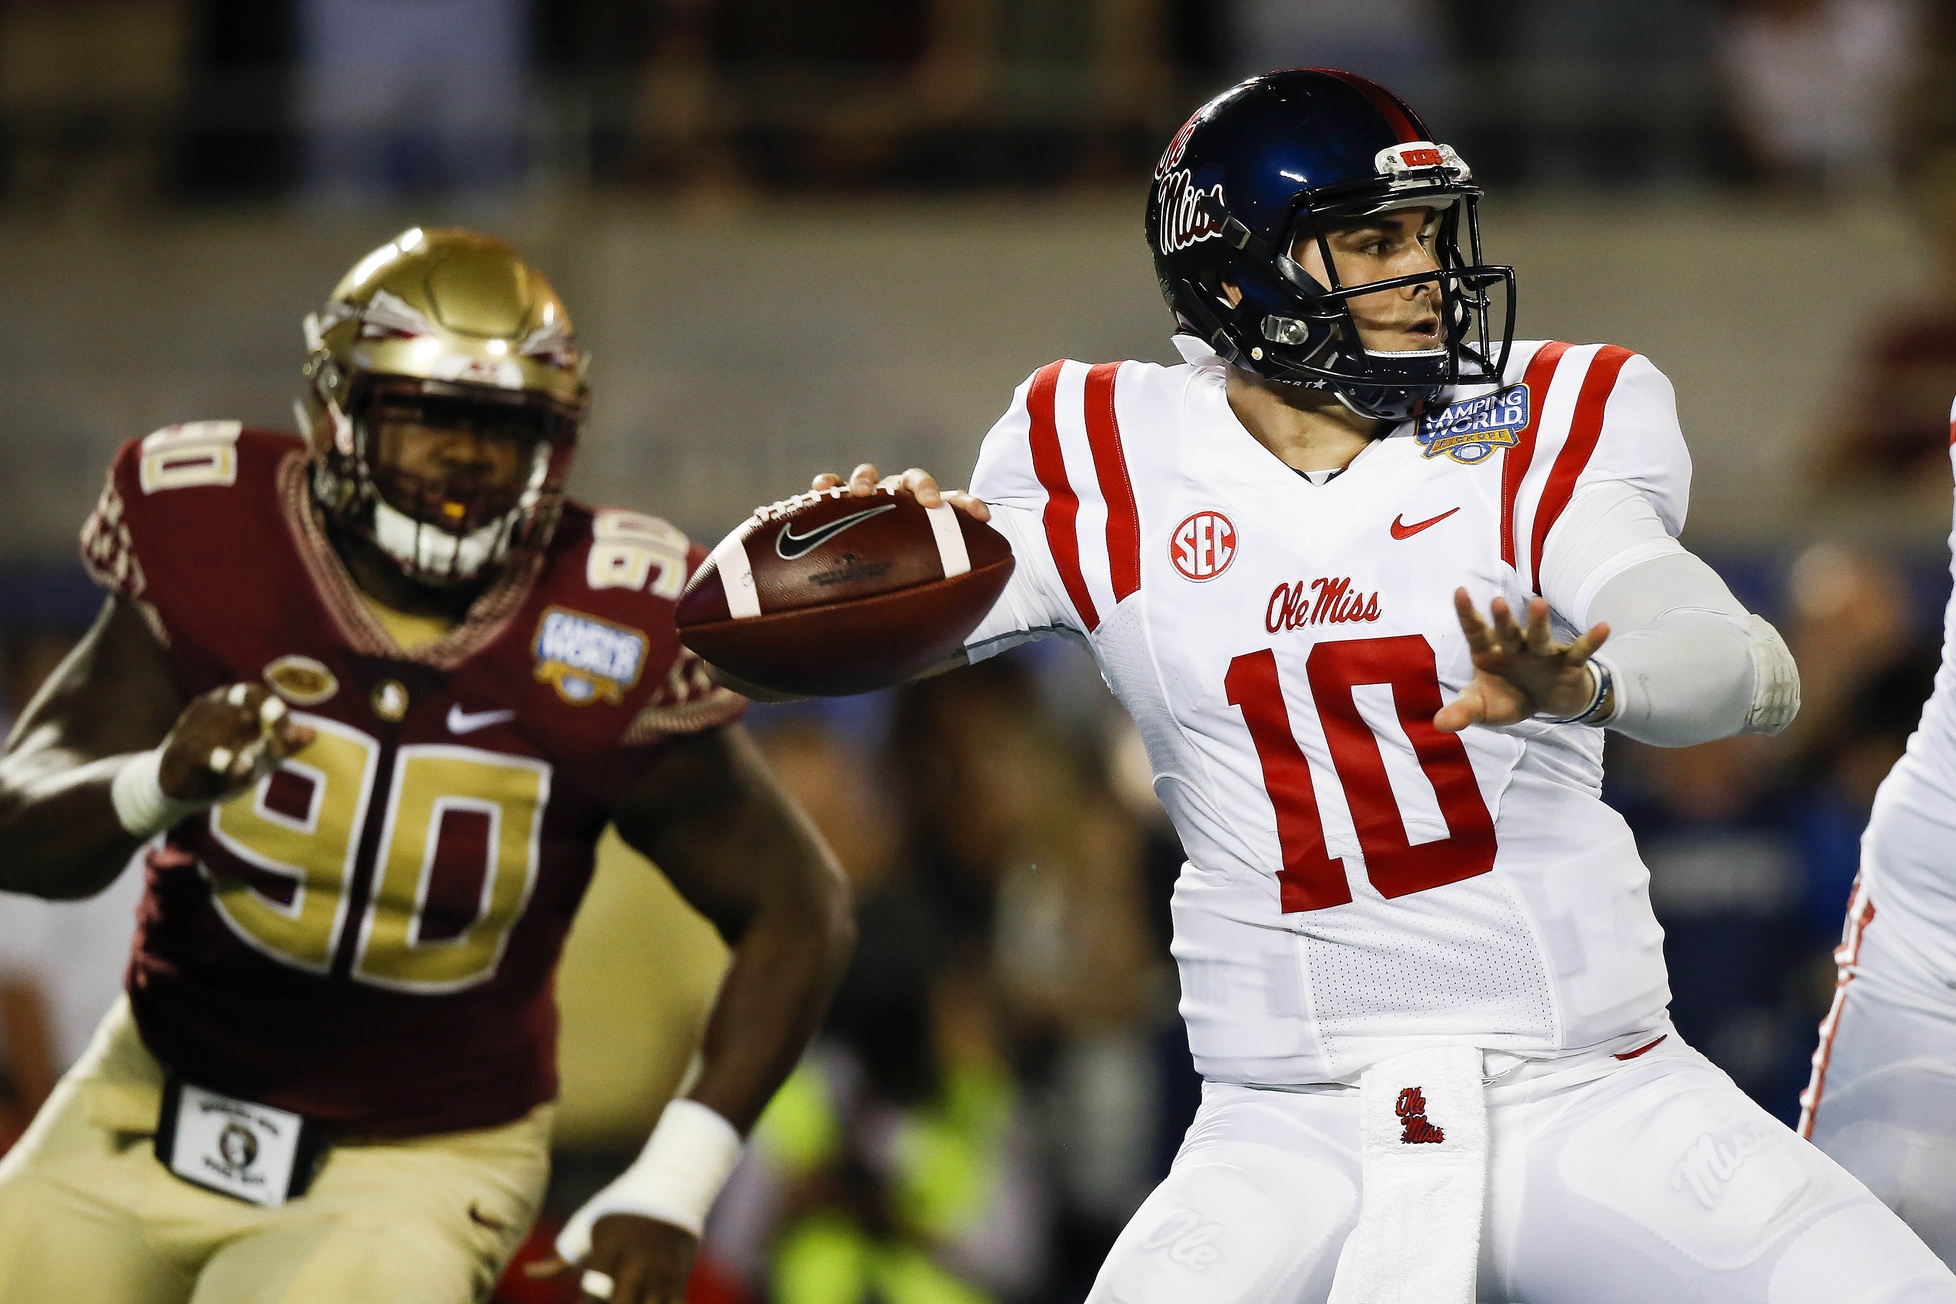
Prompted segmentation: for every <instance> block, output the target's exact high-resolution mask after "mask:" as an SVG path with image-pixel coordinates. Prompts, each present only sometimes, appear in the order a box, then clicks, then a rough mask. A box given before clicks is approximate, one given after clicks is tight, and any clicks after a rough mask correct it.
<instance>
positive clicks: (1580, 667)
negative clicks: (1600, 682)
mask: <svg viewBox="0 0 1956 1304" xmlns="http://www.w3.org/2000/svg"><path fill="white" fill-rule="evenodd" d="M1453 606H1454V611H1455V612H1456V613H1458V615H1459V616H1460V630H1461V632H1462V633H1463V634H1465V635H1466V636H1467V646H1468V647H1469V648H1471V649H1473V653H1474V678H1473V680H1472V681H1471V682H1470V683H1469V684H1468V685H1467V687H1466V688H1464V689H1462V690H1461V693H1460V696H1459V697H1456V698H1454V699H1453V701H1451V702H1449V703H1447V704H1446V705H1445V706H1443V707H1441V708H1440V710H1439V713H1438V714H1437V715H1435V716H1434V717H1433V724H1434V726H1435V727H1436V728H1438V729H1441V730H1443V731H1444V732H1446V733H1459V732H1460V731H1461V730H1462V729H1465V728H1466V727H1467V726H1468V725H1470V724H1486V725H1502V724H1517V723H1519V722H1520V721H1522V720H1526V719H1528V718H1529V717H1530V716H1535V715H1543V716H1550V717H1554V718H1557V719H1572V718H1574V717H1576V716H1578V715H1581V714H1582V713H1583V712H1584V710H1585V709H1587V708H1589V707H1590V706H1591V705H1593V704H1594V702H1595V697H1596V672H1595V671H1594V670H1592V669H1591V668H1590V666H1589V658H1590V657H1591V656H1593V655H1595V653H1596V649H1598V648H1600V647H1602V646H1603V642H1604V640H1606V639H1607V638H1609V636H1610V627H1609V626H1608V625H1596V626H1593V627H1592V628H1590V629H1589V630H1588V631H1587V632H1586V633H1583V634H1580V635H1578V636H1577V637H1576V639H1575V641H1573V642H1570V643H1557V642H1555V641H1554V640H1553V639H1552V638H1550V637H1549V620H1548V616H1549V604H1548V603H1547V602H1546V601H1544V600H1543V599H1541V598H1531V599H1530V600H1529V603H1528V628H1526V629H1523V628H1522V627H1521V626H1520V625H1518V624H1516V623H1515V617H1514V610H1513V609H1512V608H1511V607H1509V605H1508V600H1507V599H1506V598H1496V599H1494V601H1493V603H1492V604H1490V606H1489V612H1490V614H1491V615H1492V616H1493V623H1492V624H1490V623H1488V622H1487V621H1484V620H1482V619H1481V615H1480V612H1478V611H1476V610H1474V600H1473V599H1472V598H1471V597H1469V596H1468V595H1467V590H1466V589H1464V588H1460V589H1455V590H1454V591H1453Z"/></svg>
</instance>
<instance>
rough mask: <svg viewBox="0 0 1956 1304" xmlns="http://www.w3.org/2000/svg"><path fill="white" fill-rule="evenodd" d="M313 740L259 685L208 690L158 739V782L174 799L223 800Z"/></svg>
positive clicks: (308, 732) (234, 685)
mask: <svg viewBox="0 0 1956 1304" xmlns="http://www.w3.org/2000/svg"><path fill="white" fill-rule="evenodd" d="M315 736H316V735H315V733H314V731H313V730H312V729H310V728H308V727H307V726H305V725H302V724H300V723H298V722H297V721H295V720H294V719H293V718H292V713H291V712H290V711H287V710H286V709H285V703H284V702H283V701H282V700H280V699H279V698H278V697H277V696H275V695H273V694H272V693H271V692H270V691H269V690H268V689H266V688H265V687H263V686H262V685H260V684H229V685H226V686H225V687H223V688H213V689H212V690H211V691H210V692H208V693H205V694H204V695H203V696H202V697H199V698H197V699H195V700H194V701H192V702H191V703H190V705H189V706H186V707H184V708H183V714H182V715H180V716H178V717H177V722H176V724H175V725H174V726H173V727H172V728H171V729H170V736H169V737H167V738H165V739H164V740H163V747H162V752H163V756H162V760H161V762H160V764H159V765H158V768H157V781H158V783H159V784H160V785H161V787H162V789H163V795H164V796H166V797H168V798H170V799H171V800H173V801H188V802H200V803H208V802H218V801H222V800H224V799H225V798H226V797H229V796H231V795H232V794H234V793H237V792H242V791H243V790H244V789H246V788H248V787H250V786H251V785H252V784H254V783H256V782H257V781H258V780H259V779H261V778H263V777H264V776H265V775H266V774H268V773H270V772H271V771H272V770H273V769H274V768H275V767H276V766H277V765H278V763H279V762H280V761H282V760H284V759H285V758H286V757H288V756H290V755H292V754H293V753H294V752H296V751H298V750H299V749H300V748H302V747H304V746H306V744H308V743H310V742H311V741H312V740H313V738H314V737H315Z"/></svg>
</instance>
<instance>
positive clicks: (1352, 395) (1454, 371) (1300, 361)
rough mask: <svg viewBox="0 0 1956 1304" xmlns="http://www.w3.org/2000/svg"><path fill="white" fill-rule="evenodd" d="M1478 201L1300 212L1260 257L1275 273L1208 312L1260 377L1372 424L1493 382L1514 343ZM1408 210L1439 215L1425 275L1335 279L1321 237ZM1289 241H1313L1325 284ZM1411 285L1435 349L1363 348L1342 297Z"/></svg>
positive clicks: (1430, 198) (1509, 277)
mask: <svg viewBox="0 0 1956 1304" xmlns="http://www.w3.org/2000/svg"><path fill="white" fill-rule="evenodd" d="M1478 197H1479V195H1478V191H1477V190H1475V189H1473V188H1471V187H1460V186H1458V185H1457V184H1450V185H1445V186H1434V187H1432V188H1431V189H1425V190H1422V191H1421V192H1419V193H1415V194H1399V195H1395V196H1393V197H1392V198H1391V199H1389V200H1385V201H1383V202H1381V201H1379V200H1378V199H1377V198H1376V197H1375V196H1374V197H1368V198H1367V199H1365V200H1361V201H1359V202H1354V203H1342V204H1341V203H1338V202H1336V200H1335V199H1334V200H1332V201H1331V202H1326V203H1320V204H1319V205H1317V206H1315V207H1308V206H1300V207H1299V210H1298V212H1297V214H1296V216H1295V217H1294V218H1293V219H1292V222H1291V224H1290V227H1289V235H1288V236H1287V238H1286V239H1285V241H1284V243H1283V246H1282V247H1281V248H1275V249H1270V250H1268V251H1267V265H1268V266H1269V267H1271V268H1272V269H1274V272H1275V275H1272V276H1266V277H1262V278H1246V280H1247V281H1249V283H1248V284H1245V285H1242V286H1240V287H1239V288H1240V289H1241V290H1242V291H1243V298H1242V300H1241V302H1239V303H1237V304H1235V305H1233V306H1229V305H1227V304H1226V303H1224V304H1219V305H1218V307H1219V309H1220V310H1221V311H1220V312H1219V314H1218V315H1219V316H1224V317H1225V319H1227V318H1234V320H1233V321H1229V325H1230V327H1231V328H1232V330H1231V333H1232V334H1233V335H1235V336H1236V337H1237V338H1245V337H1247V338H1249V339H1251V340H1253V341H1255V342H1254V343H1253V344H1252V345H1251V347H1250V348H1249V349H1248V350H1247V353H1248V356H1247V357H1246V358H1243V359H1240V361H1242V363H1243V365H1245V366H1247V367H1248V368H1249V369H1250V370H1252V371H1255V372H1256V373H1257V374H1259V375H1261V376H1263V377H1265V378H1266V379H1269V380H1275V381H1280V382H1285V383H1290V384H1300V385H1306V386H1309V387H1311V388H1314V389H1324V390H1328V391H1330V392H1331V393H1332V394H1333V395H1334V396H1335V397H1337V398H1338V400H1339V401H1340V402H1342V403H1343V404H1344V405H1345V406H1346V407H1348V408H1350V409H1351V410H1352V411H1354V412H1356V413H1358V414H1359V415H1361V416H1365V417H1368V418H1371V419H1373V420H1380V421H1404V420H1408V419H1410V418H1413V417H1416V416H1419V415H1420V414H1421V413H1422V412H1424V411H1427V410H1428V409H1430V408H1432V407H1434V406H1436V405H1437V404H1438V403H1439V401H1440V396H1441V394H1442V392H1443V391H1444V390H1445V389H1447V388H1448V387H1451V386H1455V385H1474V384H1493V383H1496V382H1498V380H1499V379H1500V376H1501V370H1502V367H1503V366H1504V365H1505V364H1506V361H1507V353H1508V346H1509V342H1510V341H1511V340H1512V339H1513V337H1514V271H1513V269H1512V268H1508V267H1498V266H1490V265H1487V264H1485V263H1483V262H1482V259H1481V247H1480V222H1479V217H1478V214H1477V212H1476V201H1477V199H1478ZM1417 207H1424V208H1433V209H1436V210H1438V211H1437V213H1436V223H1437V226H1436V230H1435V233H1434V241H1433V254H1434V260H1435V262H1436V263H1438V266H1437V267H1436V268H1435V269H1434V270H1432V271H1425V272H1413V273H1409V274H1407V275H1404V276H1395V277H1390V278H1387V279H1385V280H1378V281H1366V282H1362V283H1358V284H1353V285H1346V284H1344V283H1343V282H1342V281H1341V280H1340V279H1339V276H1338V263H1337V258H1336V256H1335V255H1334V253H1333V251H1332V249H1331V246H1330V242H1329V238H1328V237H1329V235H1330V234H1331V233H1332V232H1334V231H1336V230H1337V229H1338V228H1339V227H1340V226H1341V225H1343V224H1345V223H1347V222H1353V221H1357V220H1360V219H1362V218H1365V217H1370V216H1373V215H1376V214H1378V213H1382V212H1389V211H1393V210H1395V209H1403V208H1417ZM1231 234H1235V235H1237V236H1238V238H1241V239H1244V243H1245V245H1252V244H1254V243H1255V242H1256V237H1255V236H1253V235H1250V233H1249V232H1248V231H1247V230H1245V229H1243V228H1242V227H1241V226H1240V225H1237V226H1236V227H1235V231H1234V232H1226V234H1225V237H1224V238H1225V239H1228V238H1230V235H1231ZM1300 240H1309V241H1314V242H1315V243H1316V245H1317V248H1318V252H1319V255H1320V257H1321V259H1322V260H1323V263H1324V268H1325V277H1326V281H1324V282H1321V281H1319V280H1318V279H1317V278H1316V277H1314V276H1312V275H1311V273H1310V272H1308V271H1306V270H1305V268H1304V266H1303V265H1302V264H1301V263H1299V262H1298V261H1297V260H1296V259H1295V258H1293V257H1292V256H1291V254H1292V251H1293V250H1295V249H1297V248H1298V243H1299V241H1300ZM1257 280H1261V281H1262V284H1260V285H1259V284H1256V281H1257ZM1413 285H1434V286H1436V287H1437V288H1438V291H1439V304H1438V313H1439V318H1440V326H1441V331H1442V333H1443V337H1442V344H1441V347H1439V348H1437V349H1408V350H1381V349H1370V348H1367V347H1365V345H1364V343H1363V340H1362V337H1361V335H1360V330H1359V324H1358V321H1357V319H1356V318H1355V317H1354V315H1353V313H1352V310H1351V301H1352V300H1353V299H1358V298H1362V297H1365V296H1368V295H1373V294H1379V293H1384V292H1388V291H1392V290H1398V289H1404V288H1405V287H1407V286H1413ZM1497 320H1498V322H1499V324H1498V325H1497V324H1496V323H1497Z"/></svg>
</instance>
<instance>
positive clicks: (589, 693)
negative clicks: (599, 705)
mask: <svg viewBox="0 0 1956 1304" xmlns="http://www.w3.org/2000/svg"><path fill="white" fill-rule="evenodd" d="M645 651H646V642H645V635H643V634H641V633H639V632H638V631H637V630H635V629H627V628H626V627H625V626H623V625H614V624H612V623H611V622H610V621H608V620H599V619H598V618H597V617H596V616H584V615H580V614H578V613H577V612H575V611H566V610H564V609H563V608H562V607H551V608H548V609H547V610H545V612H544V613H543V620H542V622H541V623H539V624H538V625H537V640H536V658H537V666H536V675H537V678H538V679H539V680H541V681H542V682H543V683H546V684H549V685H550V686H551V687H552V688H555V689H556V690H557V696H559V697H561V698H563V699H564V700H565V701H566V702H569V703H571V704H572V705H575V706H582V705H584V704H585V703H587V702H594V701H597V700H599V699H600V698H602V699H603V700H605V701H607V702H619V701H623V700H624V697H625V694H626V693H627V692H629V691H630V690H631V688H632V685H634V684H636V683H638V676H639V672H640V671H641V670H643V669H644V668H645Z"/></svg>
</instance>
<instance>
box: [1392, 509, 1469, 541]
mask: <svg viewBox="0 0 1956 1304" xmlns="http://www.w3.org/2000/svg"><path fill="white" fill-rule="evenodd" d="M1459 510H1460V509H1459V508H1458V507H1450V508H1448V509H1447V510H1446V511H1444V512H1441V513H1440V514H1439V515H1438V516H1429V517H1427V518H1426V519H1425V520H1423V521H1415V522H1413V523H1412V524H1411V525H1408V524H1406V518H1405V517H1403V516H1395V517H1393V518H1392V537H1393V538H1395V539H1410V538H1412V537H1413V536H1414V535H1415V534H1418V533H1419V532H1420V531H1421V530H1424V529H1426V528H1427V527H1428V526H1430V525H1438V524H1439V523H1440V522H1441V521H1444V520H1446V519H1447V518H1448V517H1449V516H1452V515H1453V514H1454V513H1455V512H1457V511H1459Z"/></svg>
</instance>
